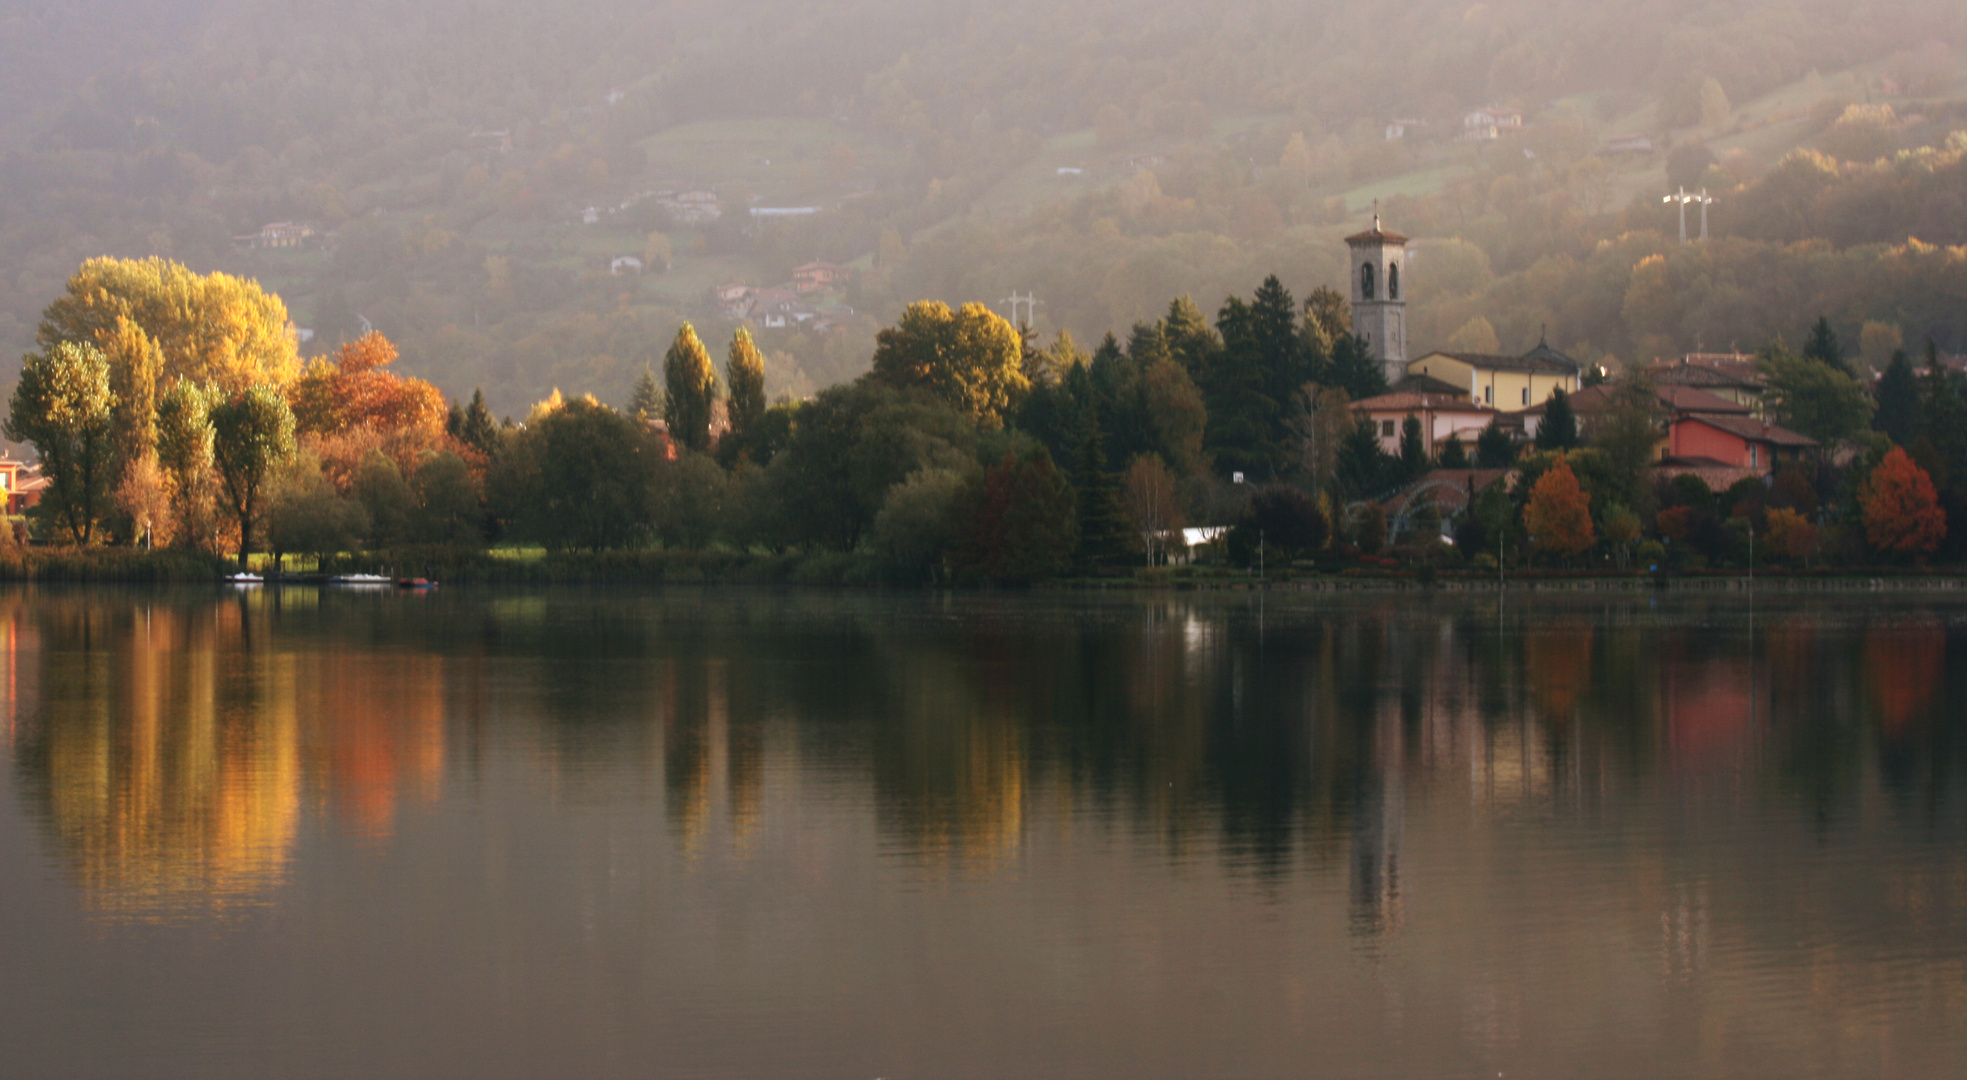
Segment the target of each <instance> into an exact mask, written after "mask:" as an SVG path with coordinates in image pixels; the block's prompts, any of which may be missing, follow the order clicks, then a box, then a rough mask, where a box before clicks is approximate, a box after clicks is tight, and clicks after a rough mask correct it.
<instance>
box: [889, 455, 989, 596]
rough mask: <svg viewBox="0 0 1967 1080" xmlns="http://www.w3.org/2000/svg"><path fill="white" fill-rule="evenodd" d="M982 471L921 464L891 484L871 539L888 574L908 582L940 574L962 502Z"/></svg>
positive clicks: (951, 543)
mask: <svg viewBox="0 0 1967 1080" xmlns="http://www.w3.org/2000/svg"><path fill="white" fill-rule="evenodd" d="M978 472H979V470H976V469H970V470H963V469H917V470H916V471H914V472H912V473H910V474H908V476H907V478H906V479H904V480H903V481H902V482H901V483H899V484H896V485H895V486H893V487H891V488H889V489H888V497H887V499H886V500H884V501H883V502H882V504H881V512H880V513H879V514H876V515H875V518H874V528H873V531H872V532H871V534H870V535H869V538H868V539H869V543H870V545H871V546H872V547H873V548H874V551H875V554H877V555H879V556H880V557H881V560H882V562H883V563H885V564H886V565H887V567H888V570H889V572H890V573H892V574H894V575H895V576H897V577H899V578H901V579H903V580H909V581H922V580H925V579H930V578H934V577H935V576H937V571H938V570H939V569H940V567H941V566H942V563H943V561H944V557H945V556H946V555H947V553H948V552H949V550H950V548H951V546H952V545H953V544H955V542H956V539H957V531H958V527H959V525H960V522H959V520H958V513H957V511H958V505H959V501H960V500H961V498H962V497H963V494H964V491H965V490H966V488H967V487H968V486H969V484H970V483H971V482H972V480H973V478H974V476H975V475H976V474H978Z"/></svg>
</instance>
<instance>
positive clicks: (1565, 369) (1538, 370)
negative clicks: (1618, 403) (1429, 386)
mask: <svg viewBox="0 0 1967 1080" xmlns="http://www.w3.org/2000/svg"><path fill="white" fill-rule="evenodd" d="M1428 356H1445V357H1447V358H1448V359H1450V360H1459V361H1461V362H1462V363H1464V364H1467V365H1469V366H1470V367H1478V368H1485V369H1487V370H1490V371H1526V372H1530V373H1533V374H1540V375H1576V374H1578V371H1579V366H1578V362H1577V361H1576V360H1573V359H1571V358H1570V357H1568V356H1565V355H1564V354H1563V353H1560V352H1558V351H1557V350H1556V349H1552V348H1550V347H1549V346H1543V347H1540V348H1537V349H1532V350H1530V352H1528V353H1526V354H1524V355H1522V356H1493V355H1490V354H1488V353H1459V352H1444V351H1442V350H1440V349H1436V350H1435V351H1433V352H1431V353H1428V354H1427V355H1426V356H1423V357H1421V359H1423V360H1425V359H1427V357H1428Z"/></svg>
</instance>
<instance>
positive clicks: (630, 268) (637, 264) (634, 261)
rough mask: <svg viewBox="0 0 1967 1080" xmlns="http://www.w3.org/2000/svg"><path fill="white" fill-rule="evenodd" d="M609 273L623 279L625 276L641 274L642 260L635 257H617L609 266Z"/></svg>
mask: <svg viewBox="0 0 1967 1080" xmlns="http://www.w3.org/2000/svg"><path fill="white" fill-rule="evenodd" d="M608 272H609V273H610V274H613V275H615V276H616V277H621V276H622V275H623V274H639V273H641V272H642V260H641V259H638V258H636V257H635V256H633V255H617V256H615V260H614V261H613V262H611V263H609V264H608Z"/></svg>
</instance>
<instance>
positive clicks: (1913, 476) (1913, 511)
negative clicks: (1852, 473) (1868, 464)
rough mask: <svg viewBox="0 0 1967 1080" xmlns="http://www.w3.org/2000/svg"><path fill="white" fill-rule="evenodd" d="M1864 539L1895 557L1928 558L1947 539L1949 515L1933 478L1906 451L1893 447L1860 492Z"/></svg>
mask: <svg viewBox="0 0 1967 1080" xmlns="http://www.w3.org/2000/svg"><path fill="white" fill-rule="evenodd" d="M1858 505H1859V506H1860V507H1861V508H1862V509H1863V510H1864V515H1865V539H1867V540H1870V541H1871V546H1872V547H1874V548H1877V549H1878V550H1879V551H1882V552H1886V553H1888V554H1893V555H1925V554H1929V553H1931V552H1932V551H1933V550H1934V549H1935V548H1938V547H1939V546H1940V541H1942V540H1944V539H1946V535H1947V515H1946V511H1945V510H1943V509H1941V508H1940V495H1939V492H1937V491H1935V490H1934V489H1933V478H1932V477H1930V476H1928V475H1926V470H1925V469H1922V468H1920V467H1919V463H1918V462H1915V461H1913V460H1912V457H1911V456H1910V455H1908V454H1907V453H1906V452H1905V451H1904V450H1902V449H1900V448H1899V447H1896V446H1895V447H1893V448H1892V452H1891V453H1889V454H1886V455H1885V460H1884V461H1881V462H1879V463H1878V467H1877V468H1875V469H1873V470H1872V471H1871V476H1870V477H1868V478H1866V480H1865V483H1864V488H1863V490H1861V491H1860V492H1859V493H1858Z"/></svg>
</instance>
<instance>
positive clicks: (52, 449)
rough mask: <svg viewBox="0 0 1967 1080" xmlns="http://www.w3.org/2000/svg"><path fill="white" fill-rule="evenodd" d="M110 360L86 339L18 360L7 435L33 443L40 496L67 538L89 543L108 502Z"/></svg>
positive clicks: (111, 399)
mask: <svg viewBox="0 0 1967 1080" xmlns="http://www.w3.org/2000/svg"><path fill="white" fill-rule="evenodd" d="M109 384H110V379H109V360H108V359H107V358H106V357H104V356H103V353H102V350H101V349H98V348H96V347H95V346H94V345H90V344H87V343H85V342H74V341H62V342H58V343H56V344H55V345H54V346H52V347H50V348H48V349H46V350H44V351H43V352H40V353H36V354H30V355H28V356H27V357H26V359H25V360H24V361H23V362H22V365H21V374H20V383H19V384H18V385H16V386H15V387H14V396H13V400H12V401H11V402H10V404H9V411H8V416H7V423H6V433H7V437H8V438H10V439H14V440H16V441H25V442H31V443H33V444H34V448H35V449H36V450H37V451H39V452H40V454H41V467H42V471H43V474H44V475H46V476H47V477H48V479H49V480H50V481H51V483H50V486H49V489H48V492H47V494H46V495H45V496H43V502H45V503H46V504H47V505H48V506H49V508H50V509H52V510H53V511H54V517H55V520H56V521H57V522H58V523H60V525H61V527H62V528H64V529H66V530H67V531H68V535H69V537H70V539H71V540H73V541H74V542H75V543H77V544H87V543H89V542H91V541H92V540H93V539H94V538H95V533H96V526H97V523H98V522H99V521H100V519H101V518H102V516H103V514H104V513H105V512H106V511H107V510H108V509H109V506H110V497H111V492H112V490H113V488H114V476H113V472H112V468H111V464H112V461H113V457H114V454H115V445H114V441H113V438H112V435H113V431H114V427H113V424H114V416H115V409H116V394H115V393H114V392H113V391H112V390H111V389H110V385H109Z"/></svg>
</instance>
